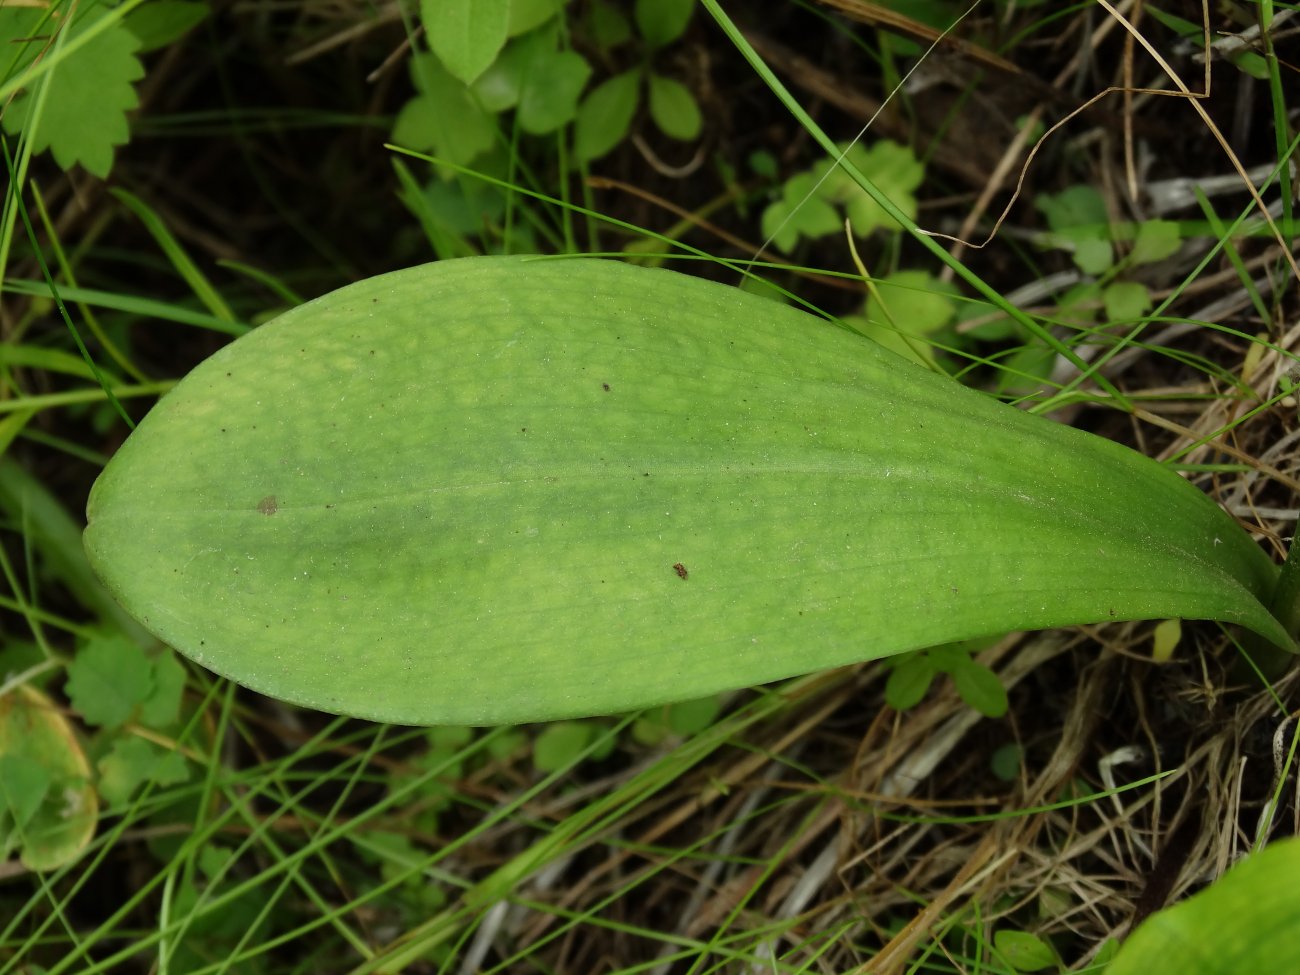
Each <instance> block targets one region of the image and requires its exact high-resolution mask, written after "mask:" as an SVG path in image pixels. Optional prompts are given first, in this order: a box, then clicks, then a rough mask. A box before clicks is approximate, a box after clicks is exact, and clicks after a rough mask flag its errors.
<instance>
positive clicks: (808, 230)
mask: <svg viewBox="0 0 1300 975" xmlns="http://www.w3.org/2000/svg"><path fill="white" fill-rule="evenodd" d="M815 189H816V181H815V178H814V176H813V174H812V173H798V174H796V175H794V176H792V177H790V179H788V180H787V181H786V183H785V185H784V186H783V187H782V188H781V198H780V199H779V200H776V201H775V202H773V203H771V204H769V205H768V206H767V207H766V208H765V209H764V210H763V218H762V227H763V236H764V237H766V238H767V239H769V240H771V241H772V243H773V244H774V245H776V247H777V249H779V250H782V251H785V252H786V253H787V254H788V253H790V252H791V251H792V250H794V248H795V245H796V244H797V243H798V242H799V237H800V236H803V237H811V238H817V237H825V236H826V235H828V234H833V233H838V232H839V230H840V228H841V222H840V216H839V214H838V213H836V212H835V208H834V207H833V206H831V205H830V204H829V203H827V202H826V201H825V200H824V199H822V198H821V196H819V195H818V194H817V193H816V192H814V191H815Z"/></svg>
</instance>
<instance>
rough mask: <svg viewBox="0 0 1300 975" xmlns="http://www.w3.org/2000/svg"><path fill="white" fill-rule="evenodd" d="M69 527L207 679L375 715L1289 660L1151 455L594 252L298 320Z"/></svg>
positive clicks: (251, 344)
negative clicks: (941, 651) (950, 670)
mask: <svg viewBox="0 0 1300 975" xmlns="http://www.w3.org/2000/svg"><path fill="white" fill-rule="evenodd" d="M87 521H88V527H87V529H86V536H85V541H86V547H87V552H88V554H89V556H90V559H91V564H92V565H93V566H94V568H95V570H96V571H97V572H98V573H99V575H100V577H101V578H102V579H103V580H104V581H105V583H106V584H107V586H108V588H109V590H110V591H111V592H112V593H113V594H114V595H115V596H116V597H117V598H118V599H119V600H120V601H121V602H122V603H123V605H124V606H125V607H126V608H127V609H128V610H129V611H130V612H132V613H133V614H135V615H136V616H137V617H138V618H139V619H140V620H141V622H142V623H144V625H146V626H147V627H149V628H150V629H151V630H152V631H153V632H154V633H155V634H157V635H158V636H159V637H160V638H161V639H163V640H164V641H165V642H167V643H169V644H171V645H172V646H174V647H176V648H177V649H179V650H181V651H182V652H184V653H186V654H187V655H189V656H191V657H192V658H193V659H194V660H195V661H197V662H198V663H199V664H201V665H203V666H207V667H209V668H212V669H215V670H217V671H218V672H220V673H223V674H226V675H228V676H230V677H233V678H235V679H237V680H239V681H241V682H243V683H246V684H247V685H249V686H250V687H253V688H255V689H257V690H259V691H261V692H263V693H267V694H271V695H274V696H277V697H280V698H285V699H288V700H292V701H295V702H298V703H301V704H307V705H310V706H313V707H318V708H323V709H327V710H333V711H338V712H343V713H348V714H355V715H359V716H365V717H371V718H378V719H383V720H389V721H398V722H408V723H441V724H491V723H508V722H515V721H522V720H530V719H549V718H561V717H570V716H576V715H583V714H596V713H614V712H620V711H626V710H631V709H634V708H640V707H646V706H650V705H654V704H659V703H665V702H670V701H677V700H686V699H690V698H696V697H702V696H704V695H706V694H710V693H715V692H718V691H721V690H725V689H729V688H735V687H739V686H744V685H748V684H757V683H762V682H765V681H771V680H776V679H779V678H782V677H787V676H790V675H793V674H797V673H806V672H808V671H812V670H817V669H821V668H827V667H834V666H838V665H841V664H846V663H850V662H854V661H858V660H862V659H864V658H870V657H880V656H885V655H888V654H892V653H898V652H901V651H904V650H911V649H916V648H920V647H928V646H934V645H936V644H941V643H948V642H952V641H955V640H959V639H964V638H969V637H973V636H979V635H984V634H989V633H998V632H1007V631H1011V630H1020V629H1034V628H1041V627H1049V626H1061V625H1068V624H1072V623H1084V622H1098V621H1103V620H1112V619H1114V620H1124V619H1151V618H1171V617H1175V616H1177V617H1181V618H1186V619H1206V618H1209V619H1218V620H1223V621H1228V622H1239V623H1243V624H1245V625H1247V626H1249V627H1251V628H1253V629H1255V630H1257V631H1258V632H1260V633H1261V634H1262V635H1264V636H1265V637H1266V638H1268V639H1270V640H1273V641H1275V642H1277V643H1278V645H1279V646H1286V647H1288V648H1291V649H1294V644H1293V643H1292V642H1291V640H1290V637H1289V636H1287V634H1286V633H1285V632H1284V631H1283V630H1282V628H1281V626H1280V624H1279V623H1278V622H1277V621H1276V620H1275V619H1273V617H1272V616H1271V615H1269V614H1268V612H1267V611H1266V610H1265V609H1264V607H1263V605H1262V604H1261V602H1260V599H1261V598H1267V597H1268V596H1269V595H1271V592H1272V588H1273V585H1274V583H1275V580H1276V576H1277V569H1276V567H1275V566H1274V565H1273V564H1272V563H1271V562H1270V560H1269V559H1268V557H1267V556H1266V555H1265V554H1264V552H1263V551H1262V550H1261V549H1260V548H1259V546H1257V545H1256V544H1255V542H1254V541H1253V540H1252V539H1251V537H1250V536H1249V535H1248V534H1247V533H1245V532H1244V531H1242V530H1241V528H1240V527H1239V526H1238V525H1237V524H1236V522H1235V521H1234V520H1233V519H1232V518H1230V517H1229V516H1228V515H1226V514H1225V513H1224V512H1223V511H1222V510H1221V509H1220V508H1219V507H1218V506H1217V505H1216V504H1214V503H1213V502H1212V501H1210V500H1209V499H1208V498H1207V497H1206V496H1205V495H1204V494H1202V493H1201V492H1200V491H1199V490H1197V488H1196V487H1195V486H1193V485H1192V484H1190V483H1189V482H1188V481H1186V480H1184V479H1183V478H1181V477H1179V476H1178V475H1177V474H1176V473H1174V472H1172V471H1170V470H1168V469H1166V468H1165V467H1163V466H1162V465H1160V464H1157V463H1155V462H1153V461H1151V460H1149V459H1147V458H1144V457H1142V456H1140V455H1139V454H1137V453H1135V452H1133V451H1131V450H1128V449H1127V448H1124V447H1121V446H1118V445H1116V444H1113V443H1110V442H1108V441H1105V440H1102V439H1100V438H1098V437H1094V436H1091V435H1089V434H1086V433H1082V432H1080V431H1078V430H1074V429H1071V428H1069V427H1066V426H1063V425H1061V424H1059V423H1054V422H1052V421H1049V420H1045V419H1043V418H1041V417H1037V416H1032V415H1029V414H1026V413H1023V412H1021V411H1018V410H1016V409H1013V408H1011V407H1008V406H1005V405H1003V404H1001V403H999V402H997V401H996V400H994V399H992V398H990V397H986V396H984V395H982V394H979V393H976V392H973V391H971V390H968V389H964V388H962V387H960V386H959V385H957V384H956V383H954V382H952V381H951V380H949V379H947V378H946V377H940V376H937V375H934V374H933V373H930V372H927V371H925V370H922V369H919V368H917V367H915V366H912V365H910V364H908V363H906V362H905V361H904V360H902V359H900V358H898V357H897V356H895V355H893V354H891V353H888V352H886V351H884V350H881V349H879V348H878V347H877V346H875V345H874V344H873V343H870V342H868V341H867V340H865V339H863V338H862V337H861V336H857V335H854V334H852V333H849V332H847V331H845V330H842V329H838V328H836V327H835V326H833V325H830V324H827V323H826V322H824V321H821V320H819V319H817V318H814V317H811V316H809V315H807V314H805V313H802V312H799V311H796V310H794V309H793V308H790V307H786V306H783V305H780V304H778V303H776V302H772V301H768V300H765V299H762V298H757V297H753V296H750V295H746V294H743V293H742V292H740V291H738V290H736V289H734V288H728V287H725V286H723V285H719V284H714V283H710V282H707V281H703V280H700V279H696V278H691V277H687V276H684V275H680V274H675V273H673V272H670V271H663V270H650V269H645V268H637V267H632V266H628V265H622V264H617V263H614V262H608V261H597V260H545V259H536V258H532V259H529V258H518V257H514V258H487V257H484V258H469V259H465V260H457V261H444V262H440V263H437V264H432V265H427V266H425V267H420V268H413V269H411V270H408V271H401V272H397V273H394V274H389V275H383V276H380V277H377V278H372V279H370V280H367V281H362V282H359V283H357V284H354V285H351V286H350V287H347V288H344V289H342V290H340V291H337V292H334V293H333V294H330V295H326V296H325V297H323V298H320V299H317V300H316V301H314V302H311V303H309V304H307V305H303V306H301V307H300V308H297V309H294V310H293V311H291V312H289V313H287V314H286V315H284V316H282V317H281V318H279V319H277V320H276V321H275V322H273V323H271V324H268V325H264V326H262V327H261V328H259V329H257V330H256V331H254V332H251V333H249V334H248V335H246V336H244V337H242V338H240V339H239V340H237V341H236V342H235V343H233V344H232V345H231V346H230V347H228V348H226V349H224V350H222V351H221V352H219V353H217V354H216V355H215V356H213V357H212V358H211V359H209V360H208V361H207V362H206V363H204V364H203V365H201V366H200V367H199V368H197V369H196V370H195V371H194V372H193V373H191V374H190V375H189V376H187V377H186V378H185V379H184V380H182V381H181V382H180V383H179V384H178V385H177V387H176V388H175V389H174V390H173V391H172V392H171V393H169V394H168V395H167V396H166V397H165V398H164V399H163V400H162V401H161V402H160V403H159V404H158V405H157V406H156V407H155V408H154V409H153V410H152V411H151V413H150V414H149V416H147V417H146V418H145V419H144V421H143V422H142V423H141V424H140V425H139V427H138V428H137V429H136V431H135V432H134V433H133V434H132V435H131V437H130V438H129V439H128V440H127V442H126V443H125V444H124V445H123V447H122V448H121V450H120V451H119V452H118V454H117V456H116V457H114V459H113V460H112V462H111V463H110V464H109V465H108V467H107V468H106V469H105V471H104V473H103V474H102V475H101V477H100V478H99V480H98V481H97V483H96V485H95V487H94V490H93V492H92V494H91V500H90V504H89V508H88V511H87ZM678 565H680V566H681V569H680V570H679V569H678V568H677V566H678Z"/></svg>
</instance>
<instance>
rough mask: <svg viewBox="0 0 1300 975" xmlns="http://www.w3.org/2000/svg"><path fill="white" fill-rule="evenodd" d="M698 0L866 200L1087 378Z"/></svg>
mask: <svg viewBox="0 0 1300 975" xmlns="http://www.w3.org/2000/svg"><path fill="white" fill-rule="evenodd" d="M700 2H701V3H702V4H703V5H704V7H705V9H706V10H708V11H709V13H710V14H712V15H713V19H714V20H715V21H716V22H717V24H718V26H719V27H720V28H722V30H723V32H724V33H725V34H726V35H727V37H728V39H729V40H730V41H731V42H732V44H734V45H735V46H736V49H737V50H738V51H740V53H741V54H742V55H743V56H744V58H745V60H746V61H748V62H749V65H750V67H752V68H753V69H754V71H755V73H756V74H758V76H759V77H760V78H762V79H763V81H764V82H765V83H766V84H767V86H768V87H769V88H771V89H772V92H773V94H775V95H776V96H777V98H778V99H779V100H780V101H781V104H783V105H784V106H785V107H786V109H787V110H788V111H789V112H790V113H791V114H792V115H793V116H794V117H795V119H796V120H798V122H799V124H800V125H802V126H803V127H804V129H805V131H807V132H808V134H809V135H811V136H812V137H813V139H815V140H816V142H817V144H818V145H820V146H821V147H822V149H824V150H825V151H826V152H827V153H828V154H829V155H830V156H831V157H832V158H835V159H838V160H839V165H840V166H842V167H843V169H844V171H845V172H846V173H848V174H849V175H850V176H852V177H853V180H854V182H856V183H857V184H858V185H859V186H860V187H862V189H863V191H864V192H865V193H866V194H867V195H868V196H870V197H871V199H872V200H873V201H875V203H876V204H877V205H878V206H879V207H880V208H881V209H882V210H884V211H885V212H886V213H887V214H889V216H890V217H891V218H893V219H894V220H896V221H897V222H898V223H899V225H901V226H902V227H904V228H905V229H906V230H907V231H908V233H909V234H911V235H912V237H913V238H914V239H915V240H916V241H917V242H918V243H920V244H921V246H923V247H925V248H926V250H928V251H929V252H930V253H931V254H932V255H933V256H934V257H935V258H937V259H938V260H939V261H941V262H942V263H943V264H945V265H946V266H948V267H950V268H952V270H953V272H954V273H955V274H957V275H958V277H960V278H961V279H962V280H963V281H965V282H966V283H967V284H969V285H970V286H971V287H972V288H974V289H975V290H976V291H977V292H979V293H980V294H981V295H983V296H984V297H985V298H986V299H987V300H988V301H989V302H991V303H992V304H993V305H995V306H996V307H997V308H999V309H1000V310H1001V311H1002V312H1004V313H1005V314H1006V315H1007V316H1008V317H1010V318H1011V319H1012V320H1014V321H1015V322H1017V323H1019V324H1020V325H1021V326H1023V327H1024V328H1025V329H1026V330H1027V331H1028V332H1029V333H1030V334H1031V335H1034V336H1035V337H1037V338H1038V339H1039V340H1040V341H1042V342H1043V343H1045V344H1046V345H1047V346H1048V347H1049V348H1051V349H1053V350H1054V351H1055V352H1056V353H1057V354H1058V355H1060V356H1062V357H1064V358H1065V359H1067V360H1069V362H1070V363H1072V364H1073V365H1074V366H1075V367H1076V368H1077V369H1078V370H1079V371H1080V372H1081V373H1084V374H1086V375H1092V374H1093V367H1092V366H1090V365H1088V364H1087V363H1085V362H1084V361H1083V360H1082V359H1080V358H1079V356H1078V355H1077V354H1076V353H1075V352H1074V351H1073V350H1072V349H1070V348H1069V347H1068V346H1067V345H1065V344H1063V343H1062V342H1061V341H1060V340H1059V339H1058V338H1057V337H1056V336H1055V335H1053V334H1052V333H1051V332H1050V331H1049V330H1047V329H1045V328H1043V327H1042V326H1041V325H1040V324H1039V323H1038V322H1037V321H1035V320H1034V319H1033V317H1031V316H1030V315H1027V314H1025V313H1024V312H1023V311H1021V310H1020V309H1019V308H1017V307H1016V306H1015V305H1013V304H1011V303H1010V302H1009V301H1007V300H1006V299H1005V298H1003V297H1002V295H1001V294H1000V293H999V292H998V291H997V290H996V289H995V288H993V287H991V286H990V285H989V284H987V283H986V282H985V281H984V279H983V278H981V277H980V276H979V275H978V274H976V273H975V272H974V271H972V270H970V269H969V268H968V267H966V265H965V264H963V263H962V262H961V261H959V260H957V259H956V258H954V257H953V256H952V255H951V254H949V253H948V252H947V251H946V250H945V249H944V248H943V247H941V246H939V243H938V242H937V241H936V240H935V239H934V238H933V237H931V236H930V235H929V234H927V233H925V231H923V230H921V228H920V227H918V226H917V225H916V222H915V221H914V220H912V219H910V218H909V217H908V216H907V214H905V213H903V212H902V211H901V210H900V209H899V208H898V207H897V206H896V205H895V204H894V202H893V201H892V200H890V199H889V197H887V196H885V194H883V193H882V192H880V190H879V189H877V187H876V185H875V184H874V183H873V182H871V180H870V179H868V178H867V177H866V176H865V175H864V174H863V173H862V172H860V171H859V170H858V169H857V167H856V166H854V165H853V164H852V163H850V162H849V161H848V160H847V159H845V158H843V154H842V153H841V151H840V148H839V147H838V146H837V145H836V144H835V142H834V140H833V139H831V137H830V136H828V135H827V134H826V133H825V132H824V131H822V129H821V127H820V126H819V125H818V124H817V123H816V122H815V121H814V120H813V118H812V116H810V115H809V114H808V113H807V112H805V111H804V109H803V107H802V106H801V105H800V104H799V102H798V100H797V99H795V97H794V96H793V95H791V94H790V91H789V89H787V88H786V87H785V85H784V84H783V83H782V82H781V80H780V79H779V78H777V76H776V75H775V74H774V73H773V72H772V69H771V68H769V67H768V66H767V63H766V62H765V61H764V60H763V59H762V57H760V56H759V54H758V52H757V51H755V50H754V48H753V46H752V45H751V44H750V43H749V41H748V40H747V39H746V38H745V35H744V34H743V33H742V32H741V30H740V28H738V27H737V26H736V25H735V23H734V22H733V21H732V20H731V18H730V17H728V16H727V14H726V12H725V11H723V9H722V7H721V6H720V5H719V4H718V0H700ZM1095 378H1096V381H1097V385H1098V386H1100V387H1101V388H1102V390H1104V391H1105V392H1106V393H1107V394H1108V395H1109V397H1110V400H1109V401H1110V402H1112V403H1114V404H1115V405H1116V406H1119V407H1120V408H1121V409H1124V410H1125V411H1128V410H1130V408H1131V407H1130V405H1129V402H1128V399H1127V398H1126V397H1125V396H1124V395H1123V394H1122V393H1121V392H1120V391H1119V390H1118V389H1116V388H1115V387H1114V386H1113V385H1112V384H1111V383H1110V382H1109V381H1108V380H1107V379H1106V378H1105V376H1102V375H1096V376H1095Z"/></svg>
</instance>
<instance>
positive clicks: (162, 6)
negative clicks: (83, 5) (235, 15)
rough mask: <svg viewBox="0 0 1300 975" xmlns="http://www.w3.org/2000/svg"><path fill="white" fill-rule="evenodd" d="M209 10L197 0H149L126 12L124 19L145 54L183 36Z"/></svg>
mask: <svg viewBox="0 0 1300 975" xmlns="http://www.w3.org/2000/svg"><path fill="white" fill-rule="evenodd" d="M210 12H211V11H210V9H209V7H208V5H207V4H206V3H203V2H201V0H150V2H149V3H145V4H141V5H140V6H138V7H136V8H135V9H134V10H132V11H131V12H130V13H129V14H127V15H126V18H125V22H126V27H127V30H129V31H130V32H131V33H132V34H134V35H135V36H136V39H137V40H138V41H139V42H140V53H141V54H147V53H148V52H149V51H156V50H158V48H160V47H166V46H167V45H168V44H170V43H172V42H173V41H175V40H178V39H179V38H181V37H183V36H184V35H185V34H187V33H188V32H189V31H191V30H193V29H194V28H195V27H197V26H198V25H199V24H201V23H202V22H203V20H204V19H205V18H206V17H207V16H208V14H209V13H210Z"/></svg>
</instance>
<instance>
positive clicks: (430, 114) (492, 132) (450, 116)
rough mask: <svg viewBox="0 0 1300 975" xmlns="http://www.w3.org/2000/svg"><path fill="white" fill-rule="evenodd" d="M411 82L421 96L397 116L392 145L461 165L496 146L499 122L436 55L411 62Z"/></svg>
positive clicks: (409, 103)
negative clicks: (426, 153)
mask: <svg viewBox="0 0 1300 975" xmlns="http://www.w3.org/2000/svg"><path fill="white" fill-rule="evenodd" d="M411 78H412V80H413V81H414V82H415V86H416V88H417V89H418V90H419V92H420V93H419V94H418V95H416V97H415V98H412V99H411V100H410V101H409V102H407V103H406V104H405V105H404V106H403V107H402V110H401V112H399V113H398V116H397V121H396V123H395V124H394V125H393V141H394V142H398V143H400V144H402V145H404V146H407V147H409V148H411V149H417V150H430V151H432V152H433V153H434V154H435V155H437V156H440V157H442V158H444V159H446V160H448V161H449V162H454V163H460V164H462V165H465V164H468V163H470V162H473V161H474V159H475V158H476V157H478V156H479V155H481V154H482V153H484V152H486V151H487V150H488V149H490V148H492V142H493V140H494V138H495V137H496V122H495V121H494V120H493V118H492V116H491V115H489V114H488V113H487V112H485V111H484V110H483V109H482V108H481V107H480V106H479V104H478V102H477V101H476V100H475V99H474V98H473V97H472V96H471V94H470V90H469V89H468V88H466V87H465V85H464V84H462V83H461V82H460V81H457V80H456V79H455V78H453V77H452V76H451V74H450V73H449V72H448V71H447V69H446V68H444V67H443V66H442V63H441V62H440V61H439V60H438V58H437V57H436V56H435V55H432V54H419V55H416V56H415V57H414V58H412V59H411Z"/></svg>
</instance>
